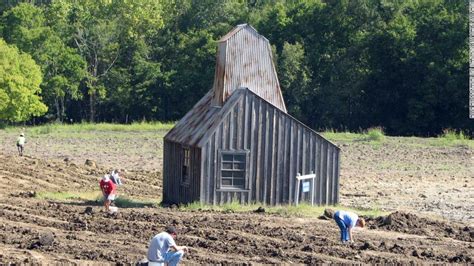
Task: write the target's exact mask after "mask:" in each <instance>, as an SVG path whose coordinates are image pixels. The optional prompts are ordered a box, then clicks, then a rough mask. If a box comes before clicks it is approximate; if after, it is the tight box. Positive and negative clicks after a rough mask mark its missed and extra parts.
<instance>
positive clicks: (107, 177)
mask: <svg viewBox="0 0 474 266" xmlns="http://www.w3.org/2000/svg"><path fill="white" fill-rule="evenodd" d="M109 179H110V177H109V175H104V176H103V177H102V180H104V181H109Z"/></svg>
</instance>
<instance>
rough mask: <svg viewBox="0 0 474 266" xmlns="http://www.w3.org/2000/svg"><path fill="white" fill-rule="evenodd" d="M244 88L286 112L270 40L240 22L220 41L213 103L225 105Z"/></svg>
mask: <svg viewBox="0 0 474 266" xmlns="http://www.w3.org/2000/svg"><path fill="white" fill-rule="evenodd" d="M241 87H246V88H249V89H250V90H252V91H253V92H254V93H256V94H257V95H259V96H260V97H262V98H263V99H265V100H267V101H268V102H270V103H271V104H273V105H274V106H276V107H277V108H278V109H280V110H282V111H283V112H286V106H285V102H284V100H283V95H282V93H281V89H280V83H279V82H278V77H277V74H276V70H275V65H274V64H273V56H272V51H271V47H270V42H269V41H268V40H267V39H266V38H265V37H263V36H262V35H260V34H258V32H257V31H256V30H255V29H254V28H253V27H251V26H250V25H247V24H242V25H238V26H237V27H235V28H234V29H233V30H232V31H230V32H229V33H228V34H226V35H225V36H224V37H223V38H221V40H220V41H219V46H218V52H217V60H216V72H215V77H214V86H213V90H214V103H215V104H216V105H223V104H224V102H225V101H226V100H227V99H228V98H229V97H230V95H232V93H233V92H234V91H235V90H237V89H238V88H241Z"/></svg>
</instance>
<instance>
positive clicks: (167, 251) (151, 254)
mask: <svg viewBox="0 0 474 266" xmlns="http://www.w3.org/2000/svg"><path fill="white" fill-rule="evenodd" d="M176 235H177V233H176V228H175V227H174V226H168V227H166V229H165V231H164V232H161V233H159V234H157V235H155V236H154V237H153V238H152V239H151V241H150V247H149V248H148V261H149V262H166V263H167V264H168V265H169V266H175V265H178V263H179V262H180V261H181V259H182V258H183V255H184V251H188V247H186V246H178V245H176V242H175V241H174V239H175V238H176ZM171 249H173V250H171Z"/></svg>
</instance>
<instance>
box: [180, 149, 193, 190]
mask: <svg viewBox="0 0 474 266" xmlns="http://www.w3.org/2000/svg"><path fill="white" fill-rule="evenodd" d="M190 165H191V156H190V151H189V148H183V170H182V172H181V183H182V184H183V185H188V184H189V170H190V169H191V167H190Z"/></svg>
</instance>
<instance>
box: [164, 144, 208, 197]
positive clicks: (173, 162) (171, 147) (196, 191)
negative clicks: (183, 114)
mask: <svg viewBox="0 0 474 266" xmlns="http://www.w3.org/2000/svg"><path fill="white" fill-rule="evenodd" d="M184 147H185V146H183V145H181V144H179V143H175V142H171V141H167V140H165V141H164V150H163V153H164V154H163V201H164V202H166V203H190V202H194V201H198V200H199V199H200V195H202V194H203V193H209V191H206V190H205V189H207V188H208V186H206V187H201V181H202V180H201V178H200V177H201V176H200V174H201V165H202V164H201V149H200V148H195V147H189V150H190V169H189V175H190V176H189V184H186V185H184V184H182V183H181V174H182V169H183V156H184V153H183V148H184ZM205 159H206V158H205ZM204 161H205V160H204ZM201 189H203V190H201Z"/></svg>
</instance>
